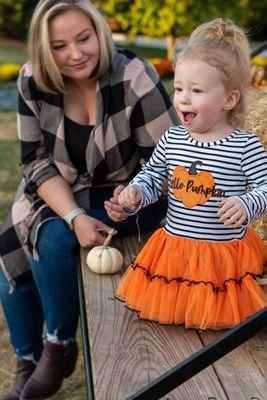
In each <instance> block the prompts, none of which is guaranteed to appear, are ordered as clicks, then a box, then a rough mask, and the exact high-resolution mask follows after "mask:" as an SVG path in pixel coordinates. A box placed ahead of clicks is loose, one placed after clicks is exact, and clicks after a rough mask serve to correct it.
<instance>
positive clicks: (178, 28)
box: [102, 0, 264, 37]
mask: <svg viewBox="0 0 267 400" xmlns="http://www.w3.org/2000/svg"><path fill="white" fill-rule="evenodd" d="M263 1H264V0H263ZM246 3H247V1H246V0H239V1H236V0H228V1H223V2H222V1H221V0H206V1H205V2H201V1H199V0H179V1H178V0H126V1H123V0H119V1H116V0H106V1H103V2H102V4H103V9H104V11H105V12H106V13H108V14H109V15H112V16H113V17H114V18H115V19H116V20H117V21H118V22H119V23H120V24H121V27H122V29H123V30H124V31H125V32H127V33H128V34H129V35H130V36H136V35H137V34H142V35H146V36H149V37H165V36H168V35H172V36H177V37H178V36H184V35H188V34H189V33H191V32H192V30H193V29H194V28H195V27H196V26H197V25H199V24H200V23H202V22H203V21H206V20H208V19H211V18H214V17H218V16H221V17H225V18H232V19H235V20H238V22H239V24H241V25H243V23H244V22H245V7H246Z"/></svg>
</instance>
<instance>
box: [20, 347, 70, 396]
mask: <svg viewBox="0 0 267 400" xmlns="http://www.w3.org/2000/svg"><path fill="white" fill-rule="evenodd" d="M77 355H78V347H77V344H76V343H70V344H68V345H62V344H54V343H51V342H48V341H47V342H45V343H44V349H43V353H42V357H41V359H40V361H39V363H38V365H37V367H36V369H35V371H34V373H33V374H32V376H31V377H30V379H29V380H28V381H27V383H26V385H25V386H24V388H23V390H22V392H21V400H43V399H47V398H49V397H51V396H53V395H54V394H55V393H56V392H57V391H58V390H59V388H60V386H61V384H62V382H63V379H64V378H67V377H69V376H70V375H71V374H72V372H73V371H74V369H75V364H76V360H77Z"/></svg>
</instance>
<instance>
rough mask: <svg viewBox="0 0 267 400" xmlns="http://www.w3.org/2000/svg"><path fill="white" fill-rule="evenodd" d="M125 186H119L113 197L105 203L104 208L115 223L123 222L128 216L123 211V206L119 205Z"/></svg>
mask: <svg viewBox="0 0 267 400" xmlns="http://www.w3.org/2000/svg"><path fill="white" fill-rule="evenodd" d="M123 189H124V186H123V185H119V186H117V187H116V188H115V190H114V193H113V197H111V198H110V199H109V200H106V201H105V203H104V207H105V209H106V211H107V214H108V216H109V218H111V219H112V220H113V221H115V222H121V221H123V220H124V219H126V218H127V215H126V214H125V213H124V212H123V211H122V209H121V205H120V204H119V200H118V198H119V195H120V193H121V192H122V191H123Z"/></svg>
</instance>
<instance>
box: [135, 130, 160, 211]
mask: <svg viewBox="0 0 267 400" xmlns="http://www.w3.org/2000/svg"><path fill="white" fill-rule="evenodd" d="M167 134H168V131H167V132H165V134H164V135H162V136H161V138H160V140H159V142H158V143H157V146H156V148H155V150H154V152H153V154H152V156H151V157H150V159H149V161H148V162H147V163H146V164H145V165H144V166H143V167H142V170H141V171H140V172H139V173H138V175H136V177H135V178H134V179H133V180H132V181H131V182H130V185H136V186H137V187H138V188H139V189H140V190H141V192H142V200H141V204H140V207H139V209H140V208H143V207H146V206H147V205H149V204H151V203H155V202H156V201H157V200H158V199H159V197H160V196H161V191H162V187H163V185H164V182H165V180H166V177H167V167H166V156H165V150H166V141H167Z"/></svg>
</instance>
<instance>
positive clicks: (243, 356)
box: [200, 331, 267, 400]
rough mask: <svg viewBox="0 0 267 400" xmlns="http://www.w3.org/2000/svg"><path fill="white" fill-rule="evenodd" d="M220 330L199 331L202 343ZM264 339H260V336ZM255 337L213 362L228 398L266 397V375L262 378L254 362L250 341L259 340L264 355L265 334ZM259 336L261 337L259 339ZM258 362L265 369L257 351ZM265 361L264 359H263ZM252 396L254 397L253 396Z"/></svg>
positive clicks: (212, 339) (239, 399) (215, 335)
mask: <svg viewBox="0 0 267 400" xmlns="http://www.w3.org/2000/svg"><path fill="white" fill-rule="evenodd" d="M221 334H222V332H214V331H206V332H201V334H200V335H201V339H202V341H203V344H204V345H207V344H208V343H210V342H211V341H214V340H215V339H217V338H218V336H220V335H221ZM263 337H264V338H265V340H264V341H261V340H262V338H263ZM255 338H258V340H257V339H254V338H253V339H250V340H249V341H248V342H246V343H244V344H243V345H241V346H239V347H238V348H237V349H235V350H233V351H232V352H230V353H229V354H227V355H225V356H224V357H223V358H221V359H220V360H219V361H217V362H216V363H214V368H215V371H216V373H217V375H218V378H219V380H220V382H221V383H222V385H223V387H224V390H225V392H226V393H227V396H228V398H229V400H237V399H238V400H248V399H251V398H254V397H255V400H256V399H259V400H263V399H266V393H267V383H266V377H265V378H264V376H263V374H262V371H261V369H260V368H259V367H258V365H257V363H256V362H255V359H254V357H253V356H252V352H253V351H254V349H253V346H252V345H251V344H250V343H258V342H259V340H260V342H261V344H260V348H261V347H262V346H265V357H266V345H267V342H266V336H263V335H262V333H260V334H259V335H256V336H255ZM259 338H261V339H259ZM258 359H259V363H261V365H262V369H263V370H264V368H265V371H266V364H265V367H264V357H262V355H261V354H260V353H259V352H258ZM265 362H266V359H265ZM253 396H254V397H253Z"/></svg>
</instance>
